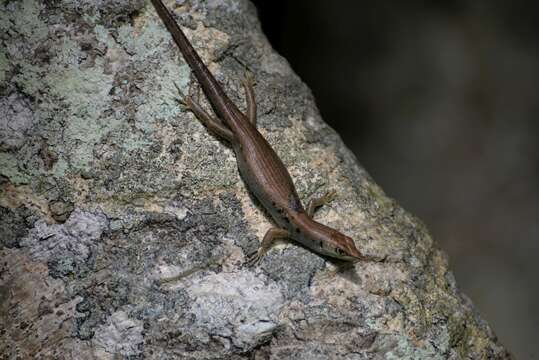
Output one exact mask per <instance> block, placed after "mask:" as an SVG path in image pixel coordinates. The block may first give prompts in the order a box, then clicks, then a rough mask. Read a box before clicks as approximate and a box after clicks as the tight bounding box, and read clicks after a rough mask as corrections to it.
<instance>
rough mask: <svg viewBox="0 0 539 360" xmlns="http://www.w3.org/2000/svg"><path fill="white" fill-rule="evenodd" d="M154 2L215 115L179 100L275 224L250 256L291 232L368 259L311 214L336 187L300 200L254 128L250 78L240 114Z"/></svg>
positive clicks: (320, 246) (330, 251) (336, 252)
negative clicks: (223, 146)
mask: <svg viewBox="0 0 539 360" xmlns="http://www.w3.org/2000/svg"><path fill="white" fill-rule="evenodd" d="M152 3H153V5H154V7H155V9H156V11H157V13H158V15H159V17H160V18H161V20H162V21H163V23H164V24H165V26H166V28H167V29H168V31H169V32H170V34H171V35H172V38H173V39H174V41H175V42H176V44H177V45H178V47H179V49H180V52H181V53H182V55H183V57H184V59H185V60H186V62H187V64H188V65H189V67H190V68H191V70H192V71H193V73H194V74H195V77H196V79H197V81H198V82H199V83H200V85H201V88H202V90H203V92H204V94H205V96H206V98H207V99H208V101H209V102H210V104H211V106H212V108H213V110H214V111H215V114H216V115H217V118H216V117H214V116H212V115H210V114H208V113H207V112H206V111H205V110H204V109H203V108H202V106H201V105H200V104H199V103H198V102H197V101H195V100H194V99H193V98H192V97H190V96H186V97H184V98H183V100H182V101H183V103H184V104H185V105H186V107H187V108H188V109H189V110H190V111H192V112H193V113H194V114H195V116H196V117H197V118H198V119H199V120H200V121H201V122H202V124H204V125H205V126H206V127H207V128H208V129H209V130H210V131H211V132H213V133H215V134H216V135H217V136H219V137H221V138H223V139H225V140H227V141H228V142H229V143H230V144H231V146H232V148H233V149H234V152H235V154H236V159H237V163H238V168H239V171H240V174H241V176H242V178H243V180H244V182H245V183H246V184H247V187H248V188H249V189H250V191H251V192H252V193H253V194H254V195H255V196H256V198H257V199H258V200H259V201H260V202H261V203H262V206H263V207H264V208H265V209H266V210H267V211H268V212H269V213H270V214H271V216H272V218H273V220H274V221H275V223H276V224H277V226H276V227H272V228H270V229H269V230H268V232H267V233H266V235H265V236H264V238H263V240H262V243H261V245H260V247H259V249H258V252H257V253H256V254H255V255H254V256H253V257H251V259H249V261H250V262H251V263H256V262H258V261H259V260H260V259H261V258H262V256H263V255H264V254H265V253H266V252H267V251H268V249H269V248H270V247H271V244H272V242H273V240H275V239H278V238H292V239H293V240H295V241H297V242H299V243H301V244H303V245H304V246H306V247H308V248H310V249H312V250H313V251H315V252H317V253H319V254H322V255H326V256H330V257H333V258H337V259H341V260H346V261H357V260H361V259H368V258H369V257H366V256H364V255H362V254H361V252H359V250H358V249H357V248H356V246H355V245H354V241H353V240H352V239H351V238H350V237H348V236H346V235H344V234H342V233H341V232H339V231H337V230H335V229H332V228H330V227H328V226H326V225H323V224H320V223H319V222H317V221H315V220H313V214H314V211H315V210H316V208H317V207H319V206H321V205H323V204H325V203H327V202H328V201H330V200H331V199H332V197H333V195H334V193H332V192H330V193H327V194H326V195H324V196H322V197H320V198H316V199H312V200H311V201H310V202H309V204H308V206H307V210H305V208H304V207H303V205H302V204H301V201H300V199H299V196H298V194H297V191H296V188H295V186H294V183H293V182H292V178H291V177H290V174H289V173H288V170H287V169H286V167H285V166H284V164H283V162H282V161H281V159H280V158H279V157H278V156H277V154H276V153H275V151H274V150H273V148H272V147H271V146H270V145H269V143H268V142H267V141H266V139H264V137H263V136H262V135H261V134H260V132H258V130H257V128H256V111H257V110H256V101H255V95H254V90H253V83H252V79H251V78H246V79H244V80H243V86H244V88H245V93H246V98H247V113H246V114H243V113H242V112H241V111H240V110H239V109H238V107H237V106H236V105H235V104H234V103H233V102H232V101H231V100H230V99H229V98H228V96H227V95H226V93H225V91H224V90H223V88H222V87H221V85H219V83H218V82H217V80H216V79H215V78H214V77H213V75H212V74H211V73H210V71H209V70H208V68H207V67H206V65H205V64H204V63H203V62H202V60H201V59H200V57H199V55H198V54H197V52H196V51H195V50H194V49H193V46H192V45H191V43H190V42H189V41H188V40H187V38H186V37H185V34H184V33H183V31H182V30H181V29H180V27H179V26H178V24H177V23H176V21H175V20H174V19H173V17H172V15H171V13H170V12H169V11H168V9H167V8H166V6H165V5H164V4H163V2H162V1H161V0H152Z"/></svg>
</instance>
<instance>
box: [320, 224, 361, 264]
mask: <svg viewBox="0 0 539 360" xmlns="http://www.w3.org/2000/svg"><path fill="white" fill-rule="evenodd" d="M328 235H329V239H327V240H326V241H325V244H324V250H325V252H326V253H327V254H328V255H329V256H331V257H334V258H337V259H341V260H346V261H359V260H361V259H363V258H364V256H363V255H362V254H361V253H360V252H359V250H358V249H357V248H356V245H355V244H354V240H352V238H350V237H348V236H346V235H344V234H342V233H340V232H338V231H335V230H333V231H331V233H330V234H328Z"/></svg>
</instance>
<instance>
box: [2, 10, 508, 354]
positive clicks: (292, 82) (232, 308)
mask: <svg viewBox="0 0 539 360" xmlns="http://www.w3.org/2000/svg"><path fill="white" fill-rule="evenodd" d="M167 5H169V7H170V8H174V11H175V13H176V14H177V16H178V21H179V22H180V23H181V24H182V25H183V26H184V28H185V29H186V33H187V35H188V37H189V38H190V39H192V42H193V44H194V46H195V48H196V49H198V51H199V52H200V54H201V55H202V57H203V58H204V60H205V61H206V62H207V63H208V64H209V66H210V69H211V70H212V71H213V72H214V73H215V74H216V76H217V78H218V79H219V80H220V81H221V82H222V83H223V84H224V86H225V88H226V89H227V91H228V92H229V94H230V95H231V97H232V98H233V100H235V101H237V102H238V103H239V104H242V106H243V104H244V100H243V97H244V95H243V91H242V89H241V85H240V81H239V79H240V77H241V76H243V75H244V73H245V72H246V71H250V72H252V73H253V74H254V75H255V77H256V79H257V84H256V93H257V98H258V104H259V127H260V131H261V132H262V133H263V134H264V136H266V138H267V139H268V140H269V142H270V143H271V144H273V145H274V147H275V149H276V151H277V152H278V154H279V155H280V156H281V157H282V159H283V161H284V162H285V164H286V165H287V166H288V168H289V170H290V172H291V174H292V176H293V178H294V181H295V183H296V185H297V188H298V192H299V194H300V195H301V197H302V198H303V199H308V198H309V197H311V196H313V195H317V194H322V193H324V192H325V191H327V190H329V189H335V190H336V191H337V194H338V195H337V198H336V199H335V200H334V201H333V203H331V204H330V206H327V207H325V208H323V209H321V210H320V211H319V212H318V213H317V215H316V216H317V218H318V219H319V220H320V221H322V222H324V223H326V224H329V225H331V226H333V227H335V228H338V229H340V230H342V231H343V232H344V233H346V234H349V235H351V236H353V237H354V239H355V241H356V245H357V246H358V248H359V249H361V250H362V251H363V252H364V253H366V254H370V255H373V256H379V257H385V258H386V261H385V262H381V263H368V262H361V263H357V264H356V265H353V266H346V265H345V264H340V263H335V262H332V261H329V260H328V259H324V258H321V257H320V256H318V255H316V254H314V253H312V252H310V251H308V250H306V249H304V248H301V247H299V246H297V245H294V244H288V243H281V244H279V245H277V246H276V247H274V248H273V249H272V250H271V251H270V252H269V253H268V255H267V256H266V257H265V258H264V259H263V261H262V262H261V263H260V265H259V266H258V267H255V268H249V267H247V266H245V259H246V257H247V256H249V255H251V254H252V253H253V252H254V251H255V250H256V248H257V246H258V244H259V241H260V239H261V237H262V235H263V234H264V232H265V231H266V230H267V229H268V228H269V227H270V225H271V222H270V221H269V218H268V216H267V215H266V214H265V213H264V211H263V210H262V209H261V208H260V206H259V205H258V204H257V203H256V201H254V199H253V198H252V197H251V195H250V194H249V192H248V191H247V189H246V188H245V186H244V183H243V182H242V181H241V179H240V177H239V174H238V171H237V168H236V162H235V158H234V155H233V153H232V151H231V150H230V149H229V148H228V147H227V146H226V144H225V143H223V142H221V141H219V140H218V139H216V138H215V137H214V136H212V135H210V134H208V132H207V130H206V129H205V128H204V127H202V126H201V124H200V123H199V122H198V121H196V119H195V118H194V117H193V115H192V114H190V113H189V112H186V111H185V109H183V108H182V107H181V106H179V105H178V103H177V101H176V100H177V92H176V90H175V86H174V82H175V83H176V84H177V85H178V86H179V87H180V88H181V89H182V91H184V92H189V91H190V90H191V91H193V89H190V87H194V86H195V84H196V82H194V81H192V79H191V77H190V71H189V69H188V67H187V65H186V64H185V63H184V61H183V59H182V58H181V56H180V55H179V53H178V51H177V49H176V48H175V46H174V44H173V43H172V42H171V39H170V36H169V35H168V33H167V32H166V30H165V28H164V27H163V26H162V24H161V22H160V21H159V19H158V18H157V16H156V14H155V12H154V10H153V8H152V7H151V6H150V5H149V3H144V2H142V1H128V0H126V1H122V0H116V1H107V0H103V1H99V2H94V1H68V0H66V1H46V2H42V1H37V0H23V1H2V2H0V41H1V44H2V46H1V48H0V95H1V98H0V151H1V152H0V186H1V196H0V219H1V220H0V240H1V241H0V246H1V247H0V258H1V262H0V335H1V339H0V354H2V355H1V356H2V358H6V359H18V358H22V359H26V358H66V359H69V358H72V359H94V358H99V359H118V358H126V359H138V358H141V359H142V358H148V359H169V358H178V359H350V360H351V359H469V358H472V359H487V358H489V359H505V358H509V357H510V356H509V354H508V353H507V352H506V350H505V349H504V348H503V347H502V346H501V345H500V344H499V343H498V342H497V340H496V337H495V335H494V334H493V332H492V331H491V330H490V328H489V327H488V325H487V323H486V322H485V321H483V320H482V319H481V318H480V317H479V315H478V314H477V313H476V312H475V311H474V308H473V306H472V304H471V303H470V301H469V300H468V299H467V298H466V297H465V296H464V295H462V294H461V293H460V292H459V291H458V289H457V286H456V284H455V281H454V279H453V276H452V274H451V272H450V271H449V269H448V260H447V258H446V257H445V256H444V254H443V253H442V252H441V251H440V250H439V249H438V248H437V246H436V244H435V243H434V242H433V240H432V239H431V237H430V236H429V234H428V232H427V230H426V229H425V227H424V226H423V225H422V224H421V222H419V221H418V220H417V219H415V218H414V217H413V216H411V215H410V214H408V213H406V212H405V211H404V210H403V209H402V208H400V207H399V206H398V205H397V204H396V203H395V202H394V201H392V200H391V199H389V198H388V197H387V196H386V195H385V194H384V193H383V192H382V190H381V189H380V188H379V187H378V186H377V185H376V184H375V183H374V182H373V180H372V179H371V178H370V177H369V176H368V174H367V173H366V172H365V170H363V169H362V168H361V167H360V166H359V164H358V162H357V160H356V158H355V157H354V156H353V155H352V154H351V153H350V152H349V151H348V150H347V149H346V148H345V147H344V146H343V144H342V142H341V140H340V139H339V136H338V135H337V134H336V133H335V132H334V131H333V130H332V129H330V128H329V127H328V126H327V125H325V123H324V122H323V121H322V119H321V118H320V116H319V114H318V112H317V109H316V106H315V102H314V99H313V97H312V95H311V93H310V92H309V89H308V88H307V86H306V85H305V84H303V83H302V82H301V81H300V79H298V77H297V76H295V75H294V73H293V72H292V71H291V69H290V67H289V66H288V64H287V63H286V61H285V60H284V59H283V58H281V57H280V56H279V55H277V54H276V53H275V52H274V51H273V50H272V49H271V47H270V46H269V44H268V42H267V40H266V39H265V37H264V36H263V35H262V33H261V30H260V25H259V23H258V21H257V18H256V11H255V9H254V8H253V6H252V5H250V4H249V3H248V2H247V1H245V0H222V1H217V0H212V1H194V0H193V1H180V2H176V3H175V4H173V2H171V1H169V2H167Z"/></svg>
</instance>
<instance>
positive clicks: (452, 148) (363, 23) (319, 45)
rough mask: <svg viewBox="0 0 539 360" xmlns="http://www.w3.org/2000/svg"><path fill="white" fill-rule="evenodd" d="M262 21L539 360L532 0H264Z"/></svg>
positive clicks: (475, 293) (512, 334)
mask: <svg viewBox="0 0 539 360" xmlns="http://www.w3.org/2000/svg"><path fill="white" fill-rule="evenodd" d="M254 3H255V4H256V6H257V8H258V11H259V15H260V18H261V21H262V27H263V29H264V32H265V33H266V35H267V36H268V38H269V40H270V41H271V43H272V44H273V46H274V47H275V48H276V50H277V51H279V53H281V54H282V55H283V56H284V57H285V58H286V59H287V60H288V61H289V62H290V64H291V65H292V67H293V69H294V70H295V71H296V73H298V74H299V75H300V76H301V78H302V79H303V80H304V81H305V82H306V83H307V84H308V85H309V87H310V88H311V89H312V91H313V92H314V95H315V97H316V99H317V103H318V106H319V108H320V111H321V113H322V115H323V117H324V119H325V121H326V122H328V123H329V124H330V125H331V126H332V127H333V128H334V129H336V130H337V132H339V134H340V135H341V136H342V138H343V140H344V141H345V143H346V144H347V145H348V147H349V148H350V149H352V150H353V151H354V152H355V154H356V155H357V158H358V159H359V161H360V162H361V163H362V165H363V166H364V167H365V168H366V169H367V170H368V171H369V173H370V174H371V175H372V176H373V177H374V179H375V180H376V181H377V182H378V183H379V184H380V185H381V186H382V187H383V188H384V190H385V191H386V192H387V193H388V194H389V195H390V196H392V197H394V198H395V199H397V201H398V202H400V203H401V204H402V205H403V206H404V207H405V208H406V209H408V210H409V211H411V212H412V213H414V214H415V215H417V216H418V217H419V218H421V219H422V220H423V221H425V222H426V223H427V225H428V227H429V229H430V230H431V232H432V234H433V236H434V237H435V239H436V240H437V241H438V243H439V244H440V245H441V246H442V247H443V248H444V249H445V250H446V251H447V253H448V254H449V256H450V262H451V267H452V268H453V270H454V272H455V275H456V277H457V281H458V283H459V285H460V287H461V288H462V289H463V290H464V292H465V293H466V294H467V295H468V296H470V297H471V299H472V300H473V302H474V303H475V304H476V306H477V307H478V309H479V311H480V312H481V314H482V315H483V316H484V317H485V318H486V319H487V320H488V321H489V322H490V324H491V325H492V327H493V329H494V331H495V332H496V334H497V335H498V336H499V337H500V339H501V340H502V342H503V343H504V344H505V345H506V346H507V347H508V348H509V349H510V350H511V351H512V352H513V354H514V355H515V356H516V358H519V359H539V301H538V298H539V297H538V295H539V280H538V276H537V275H539V258H538V256H539V251H538V250H539V207H538V202H539V145H538V139H539V116H538V114H539V16H537V8H536V5H535V4H534V2H532V1H502V0H495V1H487V0H469V1H466V0H462V1H444V2H441V1H440V2H436V1H434V2H423V1H421V2H420V1H406V2H404V1H401V2H397V1H378V2H362V1H357V0H347V1H344V0H341V1H327V0H319V1H318V0H309V1H285V0H272V1H267V0H266V1H264V0H260V1H254Z"/></svg>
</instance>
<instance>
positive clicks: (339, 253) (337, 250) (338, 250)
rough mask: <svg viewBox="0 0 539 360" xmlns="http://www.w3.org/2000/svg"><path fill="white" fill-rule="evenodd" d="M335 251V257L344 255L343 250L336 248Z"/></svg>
mask: <svg viewBox="0 0 539 360" xmlns="http://www.w3.org/2000/svg"><path fill="white" fill-rule="evenodd" d="M335 251H336V252H337V255H341V256H342V255H345V252H344V250H343V249H341V248H336V249H335Z"/></svg>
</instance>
